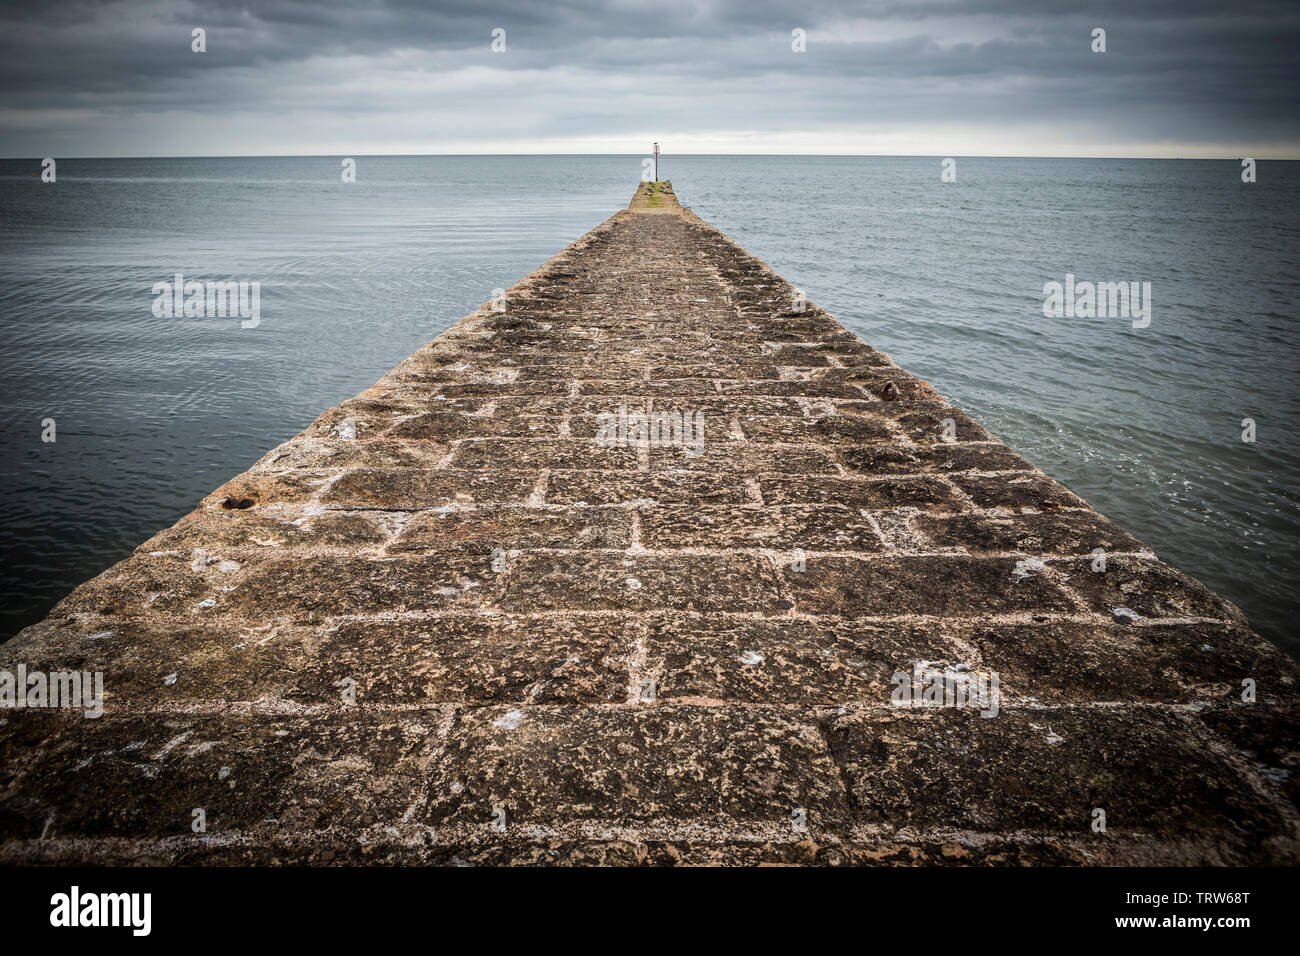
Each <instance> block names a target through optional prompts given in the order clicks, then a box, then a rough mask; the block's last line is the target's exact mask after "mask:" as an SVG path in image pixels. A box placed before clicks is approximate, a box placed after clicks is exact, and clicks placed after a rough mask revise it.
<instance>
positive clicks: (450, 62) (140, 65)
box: [0, 0, 1300, 158]
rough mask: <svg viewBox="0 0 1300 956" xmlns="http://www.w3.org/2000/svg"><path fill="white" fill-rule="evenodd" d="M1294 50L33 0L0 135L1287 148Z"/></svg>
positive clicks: (1264, 3) (469, 11) (1117, 26)
mask: <svg viewBox="0 0 1300 956" xmlns="http://www.w3.org/2000/svg"><path fill="white" fill-rule="evenodd" d="M195 27H202V28H204V29H205V30H206V33H207V37H206V42H207V52H206V53H194V52H191V42H192V41H191V31H192V30H193V28H195ZM1096 27H1101V28H1104V29H1105V30H1106V47H1107V51H1106V52H1105V53H1093V52H1092V50H1091V46H1092V43H1093V40H1092V31H1093V29H1094V28H1096ZM497 28H500V29H503V30H504V31H505V52H503V53H494V52H493V51H492V49H491V45H492V31H493V30H494V29H497ZM795 29H800V30H803V31H805V32H806V36H807V40H806V44H807V52H805V53H795V52H793V51H792V49H791V43H792V37H791V31H792V30H795ZM1298 50H1300V2H1297V0H1221V2H1205V0H1095V2H1080V0H971V2H954V0H867V2H858V3H817V2H784V3H779V2H773V0H747V2H707V0H697V2H689V0H654V2H649V0H605V2H598V0H591V2H587V0H563V2H545V0H516V2H509V3H476V2H471V0H453V2H417V0H269V2H256V0H252V2H247V3H243V2H234V0H218V2H206V0H205V2H197V0H196V2H185V0H117V2H91V0H81V2H68V0H30V2H22V3H16V2H9V3H6V4H5V7H4V9H3V11H2V12H0V155H4V156H13V157H19V156H32V157H39V156H174V155H200V156H209V155H266V154H279V155H291V154H320V155H365V154H377V153H519V152H524V153H528V152H538V153H547V152H598V153H625V154H641V153H644V152H645V148H646V144H647V143H648V142H649V141H651V140H654V139H658V140H660V141H661V142H663V143H664V145H665V149H666V150H667V151H670V152H676V153H704V152H715V153H863V154H920V155H941V156H942V155H952V156H962V155H967V156H970V155H1025V156H1220V157H1233V158H1235V157H1241V156H1255V157H1265V158H1267V157H1287V158H1300V101H1298V97H1297V86H1298V83H1297V80H1298V78H1300V69H1298V68H1297V62H1300V55H1298V54H1297V51H1298Z"/></svg>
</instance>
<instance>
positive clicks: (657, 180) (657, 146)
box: [655, 143, 659, 182]
mask: <svg viewBox="0 0 1300 956" xmlns="http://www.w3.org/2000/svg"><path fill="white" fill-rule="evenodd" d="M655 182H659V144H658V143H655Z"/></svg>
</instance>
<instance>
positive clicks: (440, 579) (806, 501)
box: [0, 184, 1300, 864]
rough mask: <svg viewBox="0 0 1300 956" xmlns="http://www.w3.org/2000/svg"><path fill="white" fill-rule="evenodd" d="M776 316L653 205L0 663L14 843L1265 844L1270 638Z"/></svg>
mask: <svg viewBox="0 0 1300 956" xmlns="http://www.w3.org/2000/svg"><path fill="white" fill-rule="evenodd" d="M801 304H802V303H801V302H800V300H799V298H798V294H797V292H796V290H794V289H793V288H792V287H791V286H790V284H789V283H788V282H786V281H785V280H784V279H782V278H781V277H780V276H779V275H777V274H776V273H774V272H773V271H772V270H771V269H769V268H768V267H767V266H766V265H765V264H764V263H762V262H761V261H759V260H758V259H756V258H755V257H753V256H752V255H750V254H749V253H747V252H746V251H745V250H744V249H742V248H740V247H739V246H738V245H736V243H735V242H733V241H732V240H730V239H729V238H728V237H727V236H725V235H723V234H722V233H720V232H718V231H717V230H716V229H714V228H712V227H711V226H709V225H708V224H707V223H705V222H703V221H701V220H700V219H699V218H697V217H696V216H694V215H693V214H692V213H690V212H689V211H686V210H684V209H682V208H681V207H680V206H679V205H678V203H677V200H676V198H675V196H674V195H673V192H672V188H671V186H670V185H668V184H658V185H655V186H650V185H643V186H642V188H641V189H640V190H639V191H638V193H637V196H636V198H635V199H634V200H633V203H632V205H631V207H630V208H629V209H628V210H625V211H622V212H620V213H618V214H617V215H615V216H614V217H613V218H611V219H610V220H608V221H607V222H605V223H603V224H601V225H600V226H598V227H596V228H595V229H593V230H592V231H591V232H590V233H588V234H587V235H585V236H583V237H582V238H581V239H579V240H578V241H577V242H575V243H574V244H573V245H571V246H570V247H568V248H567V249H565V250H564V251H563V252H561V253H560V254H559V255H557V256H556V257H555V258H553V259H551V260H550V261H549V262H547V263H546V264H545V265H544V266H543V267H542V268H541V269H539V270H538V271H536V272H534V273H532V274H531V275H529V276H527V277H526V278H525V279H523V280H522V281H521V282H519V283H518V284H517V285H515V286H514V287H513V288H511V289H509V290H507V293H506V296H505V300H504V302H501V301H498V302H496V303H495V304H493V303H489V304H487V305H485V306H484V307H483V308H482V309H480V310H479V311H478V312H476V313H474V314H473V315H470V316H468V317H466V318H465V319H463V320H462V321H461V322H459V323H458V324H457V325H455V326H454V327H453V328H451V329H450V330H449V331H447V332H446V333H444V334H443V335H441V336H439V337H438V338H437V339H435V340H434V341H433V342H431V343H430V344H429V345H427V346H426V347H424V348H422V349H420V350H419V351H418V352H416V353H415V354H414V355H412V356H411V357H410V358H409V359H407V360H406V361H405V362H403V363H402V364H401V365H399V366H398V367H397V368H395V369H393V370H392V371H391V372H389V373H388V374H387V375H385V376H384V377H383V378H382V379H381V380H380V381H379V382H378V383H377V384H376V385H375V386H374V387H373V388H370V389H368V390H367V391H365V392H363V393H362V394H360V395H358V396H356V397H355V398H352V399H350V400H348V401H346V402H344V403H343V404H341V405H339V406H338V407H336V408H332V409H330V410H329V411H327V412H325V413H324V414H323V415H321V417H320V418H319V419H317V420H316V421H315V422H314V423H312V425H311V426H310V427H308V428H307V429H306V431H304V432H303V433H302V434H300V435H298V436H296V437H294V438H292V439H290V440H289V441H287V442H285V443H284V444H283V445H280V446H279V447H278V448H275V449H274V450H273V451H271V452H270V453H269V454H267V455H266V457H264V458H263V459H262V460H261V461H259V462H257V464H256V465H254V466H253V467H252V468H251V469H250V470H249V471H247V472H245V473H244V474H242V475H239V476H238V477H236V478H234V479H233V480H231V481H230V482H229V483H227V484H226V485H224V486H223V487H221V488H219V489H217V490H216V491H215V492H214V493H213V494H212V495H210V496H209V497H208V498H206V499H204V500H203V501H202V502H201V503H200V504H199V507H198V508H197V509H196V510H195V511H194V512H193V513H192V514H190V515H188V516H186V517H185V518H183V519H182V520H181V521H180V522H178V523H177V524H176V525H175V526H174V527H172V528H169V529H167V530H166V531H163V532H161V533H160V534H158V535H156V536H155V537H154V538H152V539H150V540H149V541H147V542H145V543H144V544H143V545H141V546H140V548H139V549H138V550H137V551H136V552H135V553H134V554H133V555H132V556H131V557H129V558H127V559H126V560H125V561H122V562H121V563H120V564H117V565H115V566H114V567H112V568H110V569H109V570H107V571H106V572H104V573H103V574H102V575H100V576H99V577H97V578H95V579H94V580H93V581H90V582H88V583H86V584H84V585H82V586H81V587H79V588H78V589H77V590H75V591H74V592H73V593H72V594H71V595H69V596H68V597H67V598H66V599H65V600H64V601H62V602H61V603H60V604H59V605H58V606H57V607H56V608H55V609H54V611H53V612H52V613H51V614H50V616H49V617H48V618H47V619H46V620H45V621H43V622H42V623H40V624H37V625H35V626H33V627H31V628H28V629H27V630H26V631H24V632H23V633H22V634H21V635H20V636H18V637H17V638H15V639H14V640H12V641H11V642H9V643H8V644H6V645H3V646H0V668H2V669H4V670H5V671H7V672H11V673H14V674H16V673H17V669H18V668H19V667H20V666H22V667H24V668H25V672H26V675H27V680H31V679H32V678H31V675H33V674H42V673H45V674H48V673H49V672H55V671H78V672H82V671H84V672H95V671H101V672H102V673H103V681H104V690H105V697H104V701H103V715H102V716H100V717H88V716H86V715H85V713H84V712H83V711H82V710H76V709H67V708H57V709H56V708H49V707H46V708H43V709H42V708H38V707H29V708H22V709H12V710H4V711H0V862H4V863H15V862H48V863H67V862H111V863H120V862H133V863H184V864H190V863H219V864H236V863H259V864H266V863H273V862H297V863H363V862H373V863H470V864H499V863H525V864H527V863H618V864H621V863H725V864H750V863H760V862H769V863H772V862H787V863H819V864H820V863H827V864H839V863H895V864H930V863H942V864H951V863H957V864H997V863H1015V864H1025V863H1029V864H1037V863H1043V864H1062V863H1064V864H1073V863H1103V864H1109V863H1176V864H1184V863H1188V864H1190V863H1210V864H1218V863H1267V862H1274V863H1276V862H1282V863H1295V862H1296V861H1297V858H1298V853H1300V851H1298V850H1297V847H1298V846H1300V843H1298V840H1297V836H1298V834H1300V817H1298V816H1297V810H1296V804H1295V799H1296V796H1297V778H1296V775H1295V774H1296V770H1297V769H1298V768H1297V764H1298V760H1297V756H1296V737H1297V733H1296V730H1297V706H1296V704H1297V688H1298V686H1300V685H1298V684H1297V669H1296V667H1295V665H1294V664H1293V663H1292V662H1291V661H1290V659H1289V658H1286V657H1284V656H1283V655H1282V654H1281V653H1279V652H1278V651H1276V650H1274V649H1273V648H1272V646H1271V645H1269V644H1267V643H1266V642H1264V641H1262V640H1261V639H1260V638H1258V637H1257V636H1255V635H1254V634H1253V633H1252V632H1251V630H1250V628H1249V626H1248V625H1247V623H1246V621H1245V620H1244V619H1243V617H1242V615H1241V613H1240V612H1239V611H1238V610H1237V609H1236V608H1235V607H1233V606H1232V605H1231V604H1229V603H1227V602H1226V601H1224V600H1223V599H1222V598H1220V597H1218V596H1217V595H1215V594H1213V593H1211V592H1210V591H1208V590H1207V589H1206V588H1204V587H1202V586H1201V585H1199V584H1198V583H1196V582H1195V581H1193V580H1191V579H1189V578H1188V577H1186V576H1185V575H1183V574H1181V573H1179V572H1178V571H1176V570H1174V569H1173V568H1171V567H1169V566H1168V565H1165V564H1162V563H1161V562H1160V561H1159V560H1157V559H1156V557H1155V556H1154V555H1153V554H1152V553H1151V551H1150V550H1149V549H1147V548H1146V547H1145V546H1144V545H1143V544H1142V543H1141V542H1139V541H1137V540H1135V539H1134V538H1133V537H1132V536H1131V535H1129V534H1128V533H1126V532H1125V531H1124V530H1123V529H1121V528H1119V527H1117V526H1116V525H1114V524H1112V523H1111V522H1110V521H1108V520H1106V519H1105V518H1103V517H1102V516H1101V515H1099V514H1097V513H1096V512H1095V511H1093V510H1091V509H1090V508H1089V506H1088V505H1087V504H1086V503H1085V502H1084V501H1082V500H1080V499H1079V498H1078V497H1076V496H1075V495H1074V494H1072V493H1071V492H1070V491H1068V490H1067V489H1066V488H1064V487H1062V486H1061V485H1059V484H1057V483H1056V482H1055V481H1053V480H1051V479H1050V478H1048V477H1047V476H1046V475H1044V474H1042V473H1041V472H1040V471H1038V470H1037V469H1036V468H1034V466H1033V465H1032V464H1030V463H1029V462H1027V461H1026V460H1025V459H1023V458H1021V457H1020V456H1018V455H1017V454H1015V453H1014V452H1013V451H1011V450H1009V449H1008V448H1007V447H1006V446H1005V445H1003V444H1002V443H1001V442H999V441H998V440H997V439H996V438H994V437H993V436H992V435H990V434H989V433H988V432H986V431H985V430H984V429H983V428H981V427H980V425H979V424H977V423H976V422H975V421H973V420H971V419H970V418H969V417H967V416H966V415H964V414H963V413H962V412H961V411H959V410H957V409H956V408H953V407H951V406H950V405H949V404H948V403H947V402H946V401H944V399H943V398H941V397H940V396H939V395H938V394H936V392H935V391H934V389H933V388H931V386H930V385H928V384H927V383H926V382H923V381H920V380H918V379H916V378H914V377H912V376H911V375H908V374H907V373H906V372H904V371H902V370H901V369H899V368H898V367H897V366H895V365H894V364H893V363H892V361H891V359H890V358H889V356H887V355H885V354H883V353H881V352H878V351H876V350H875V349H873V348H871V347H870V346H869V345H868V344H867V343H865V342H863V341H862V340H861V339H859V338H858V337H857V336H855V335H854V334H852V333H850V332H849V331H847V330H846V329H845V328H844V327H843V326H842V325H840V324H839V323H838V322H837V321H836V320H835V319H834V318H832V317H831V316H830V315H828V314H827V313H826V312H824V311H823V310H821V309H819V308H817V307H816V306H815V305H813V304H812V303H808V304H807V306H806V308H803V309H802V311H801V310H800V305H801ZM643 416H644V417H643ZM1099 549H1100V550H1099ZM934 674H939V675H942V677H943V682H942V684H940V683H937V682H935V681H934V680H927V676H926V675H930V676H931V677H933V675H934ZM895 675H898V676H895ZM904 677H907V678H909V680H908V681H904V680H903V679H902V678H904ZM912 677H914V678H915V683H912V682H911V680H910V678H912ZM936 687H937V688H939V690H938V696H937V697H936V696H934V694H933V692H934V690H935V688H936ZM967 689H969V691H970V696H969V697H968V698H967V699H966V700H964V701H963V700H960V699H959V693H960V692H963V691H965V690H967ZM1252 689H1253V690H1252ZM911 691H915V692H916V695H915V697H907V698H904V697H900V694H905V693H910V692H911ZM927 691H929V692H930V694H929V696H927V694H926V692H927ZM945 691H946V692H947V693H948V696H949V703H953V704H964V706H947V707H945V706H931V705H933V704H941V703H943V702H944V692H945ZM1252 697H1253V700H1251V698H1252ZM31 700H32V697H31V694H30V693H29V694H28V697H27V701H28V702H31Z"/></svg>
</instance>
